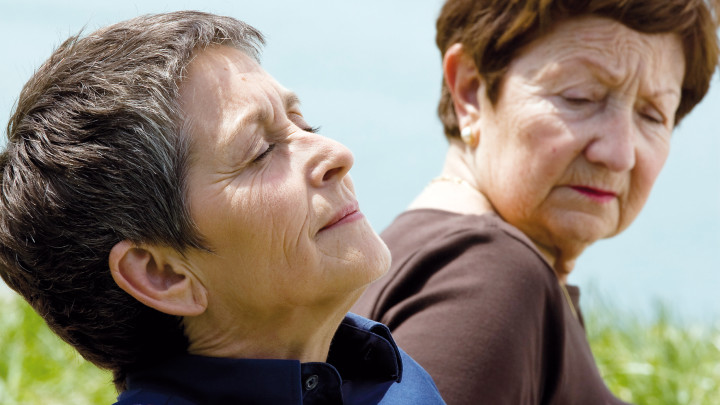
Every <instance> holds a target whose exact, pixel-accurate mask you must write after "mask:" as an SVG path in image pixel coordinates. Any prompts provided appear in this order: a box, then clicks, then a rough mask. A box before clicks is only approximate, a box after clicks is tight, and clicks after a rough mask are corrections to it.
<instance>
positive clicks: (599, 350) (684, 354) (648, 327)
mask: <svg viewBox="0 0 720 405" xmlns="http://www.w3.org/2000/svg"><path fill="white" fill-rule="evenodd" d="M593 308H594V311H592V312H591V313H590V314H589V316H588V317H587V328H588V338H589V340H590V345H591V347H592V350H593V353H594V355H595V359H596V360H597V363H598V367H599V368H600V371H601V373H602V375H603V378H604V379H605V382H606V383H607V385H608V387H609V388H610V390H611V391H613V392H614V393H615V394H616V395H617V396H619V397H620V398H621V399H623V400H624V401H627V402H630V403H633V404H638V405H655V404H657V405H667V404H692V405H704V404H708V405H710V404H712V405H716V404H718V403H720V328H719V327H718V326H711V325H701V324H688V323H686V322H683V321H682V320H680V319H679V317H677V316H675V315H673V313H672V311H671V310H670V309H669V307H668V306H666V305H664V304H657V305H656V307H655V315H654V316H653V317H652V320H651V321H644V320H640V319H638V318H637V317H636V316H634V315H632V314H629V313H627V312H618V311H617V310H616V308H609V309H608V308H606V309H605V310H600V309H599V308H600V307H599V306H598V307H593Z"/></svg>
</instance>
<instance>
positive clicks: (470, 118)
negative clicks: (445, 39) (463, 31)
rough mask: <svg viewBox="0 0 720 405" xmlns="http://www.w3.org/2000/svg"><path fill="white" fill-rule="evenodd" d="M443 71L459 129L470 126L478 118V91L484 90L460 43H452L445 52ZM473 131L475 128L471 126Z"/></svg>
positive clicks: (471, 60) (475, 69)
mask: <svg viewBox="0 0 720 405" xmlns="http://www.w3.org/2000/svg"><path fill="white" fill-rule="evenodd" d="M443 73H444V75H445V84H446V85H447V87H448V90H449V91H450V95H451V96H452V100H453V106H454V107H455V114H456V115H457V121H458V125H459V126H460V129H461V130H462V128H465V127H469V126H472V125H473V124H474V123H475V122H477V120H478V119H479V118H480V103H479V99H478V96H479V94H480V93H479V92H480V91H481V90H484V89H483V85H484V82H483V81H482V78H481V77H480V73H478V71H477V67H475V62H474V61H473V59H472V58H471V57H470V56H469V55H467V54H466V53H465V51H464V49H463V46H462V44H454V45H452V46H451V47H450V48H448V50H447V51H446V52H445V56H444V57H443ZM473 132H477V130H476V129H474V128H473ZM476 136H479V134H477V135H476Z"/></svg>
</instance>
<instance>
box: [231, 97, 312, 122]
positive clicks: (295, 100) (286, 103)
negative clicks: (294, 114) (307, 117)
mask: <svg viewBox="0 0 720 405" xmlns="http://www.w3.org/2000/svg"><path fill="white" fill-rule="evenodd" d="M282 99H283V100H282V102H283V108H285V111H287V110H289V109H291V108H293V107H295V106H296V105H299V104H300V98H299V97H298V96H297V94H295V93H293V92H289V93H285V94H284V95H283V96H282ZM269 119H270V114H269V112H268V110H267V109H264V108H255V109H253V111H252V112H251V113H250V114H248V115H247V116H246V117H245V118H244V119H243V120H242V121H243V123H244V124H248V123H260V122H265V121H268V120H269Z"/></svg>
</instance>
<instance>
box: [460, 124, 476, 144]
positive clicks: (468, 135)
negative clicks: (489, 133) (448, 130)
mask: <svg viewBox="0 0 720 405" xmlns="http://www.w3.org/2000/svg"><path fill="white" fill-rule="evenodd" d="M460 138H462V140H463V142H465V144H467V145H471V144H472V141H473V134H472V129H470V127H465V128H463V129H462V131H460Z"/></svg>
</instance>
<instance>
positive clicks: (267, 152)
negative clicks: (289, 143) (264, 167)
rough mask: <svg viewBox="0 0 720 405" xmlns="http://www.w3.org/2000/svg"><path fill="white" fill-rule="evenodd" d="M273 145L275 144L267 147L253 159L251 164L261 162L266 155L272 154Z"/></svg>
mask: <svg viewBox="0 0 720 405" xmlns="http://www.w3.org/2000/svg"><path fill="white" fill-rule="evenodd" d="M275 145H276V144H274V143H271V144H270V145H268V147H267V149H265V151H264V152H263V153H261V154H259V155H258V156H257V157H256V158H255V159H253V161H252V162H253V163H260V162H262V161H263V160H264V159H265V158H266V157H267V156H268V155H270V152H272V151H273V149H275Z"/></svg>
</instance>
